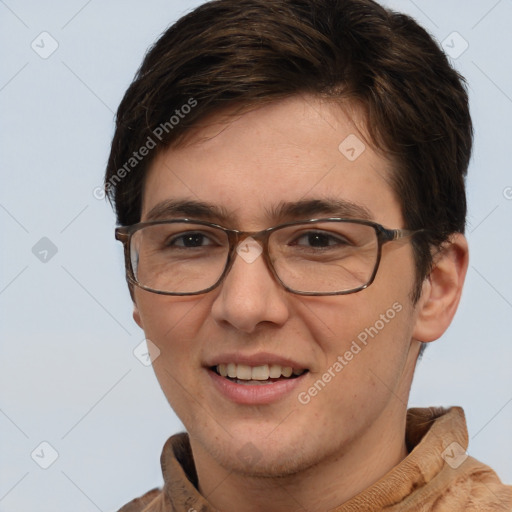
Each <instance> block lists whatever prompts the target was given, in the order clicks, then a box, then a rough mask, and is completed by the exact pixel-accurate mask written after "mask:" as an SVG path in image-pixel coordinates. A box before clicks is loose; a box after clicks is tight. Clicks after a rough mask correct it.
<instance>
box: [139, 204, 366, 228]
mask: <svg viewBox="0 0 512 512" xmlns="http://www.w3.org/2000/svg"><path fill="white" fill-rule="evenodd" d="M265 215H266V217H268V219H269V220H272V221H277V222H285V221H291V220H299V219H309V218H314V217H318V216H328V217H341V218H349V219H361V220H373V215H372V213H371V211H370V210H369V209H368V208H366V207H365V206H363V205H361V204H357V203H354V202H352V201H347V200H345V199H338V198H324V199H302V200H299V201H287V202H284V201H283V202H280V203H279V204H277V205H276V206H273V207H271V208H266V209H265ZM177 217H184V218H191V219H197V220H204V221H210V222H216V223H218V224H227V223H230V224H232V223H233V219H234V218H235V215H234V214H233V213H230V212H229V211H227V210H226V209H225V208H224V207H222V206H219V205H214V204H211V203H206V202H202V201H196V200H173V199H169V200H166V201H162V202H161V203H158V204H157V205H156V206H154V207H153V208H152V209H151V210H150V211H149V213H148V214H147V216H146V219H145V221H153V220H165V219H172V218H177Z"/></svg>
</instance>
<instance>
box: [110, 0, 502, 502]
mask: <svg viewBox="0 0 512 512" xmlns="http://www.w3.org/2000/svg"><path fill="white" fill-rule="evenodd" d="M471 143H472V127H471V119H470V116H469V110H468V104H467V94H466V91H465V88H464V86H463V82H462V79H461V77H460V76H458V75H457V73H456V72H455V71H454V70H453V69H452V68H451V67H450V65H449V64H448V62H447V60H446V58H445V56H444V55H443V53H442V52H441V50H440V49H439V48H438V47H437V45H436V44H435V43H434V42H433V41H432V39H431V38H430V36H429V35H428V34H427V33H426V32H425V31H424V30H423V29H422V28H420V27H419V26H418V25H417V24H416V23H415V22H414V21H413V20H412V19H410V18H408V17H407V16H403V15H400V14H396V13H392V12H390V11H387V10H386V9H384V8H382V7H381V6H379V5H378V4H376V3H374V2H372V1H371V0H218V1H212V2H208V3H206V4H204V5H202V6H201V7H199V8H198V9H196V10H195V11H194V12H192V13H190V14H188V15H187V16H185V17H184V18H182V19H181V20H179V21H178V22H177V23H176V24H175V25H174V26H173V27H171V28H170V29H169V30H168V31H167V32H166V33H165V34H164V35H163V36H162V37H161V38H160V40H159V41H158V42H157V43H156V44H155V46H154V47H153V48H152V49H151V50H150V52H149V53H148V54H147V56H146V58H145V60H144V62H143V64H142V66H141V68H140V70H139V72H138V74H137V76H136V78H135V80H134V82H133V83H132V85H131V86H130V88H129V89H128V91H127V93H126V95H125V97H124V99H123V101H122V103H121V105H120V107H119V110H118V115H117V125H116V133H115V135H114V139H113V142H112V152H111V155H110V159H109V163H108V168H107V174H106V181H105V188H106V191H107V193H108V194H109V197H110V198H111V200H112V201H113V202H114V204H115V208H116V213H117V219H118V222H119V224H120V226H121V227H120V228H119V229H118V230H117V232H116V234H117V238H118V239H119V240H120V241H121V242H123V244H124V247H125V257H126V269H127V279H128V284H129V288H130V293H131V296H132V298H133V302H134V319H135V321H136V322H137V324H138V325H139V326H140V327H141V328H142V329H143V330H144V332H145V335H146V338H147V339H148V340H150V341H149V342H148V347H149V350H150V353H151V354H152V359H153V366H154V369H155V372H156V375H157V378H158V380H159V382H160V384H161V386H162V389H163V391H164V393H165V395H166V397H167V399H168V400H169V403H170V405H171V406H172V408H173V409H174V411H175V412H176V414H177V415H178V416H179V418H180V419H181V421H182V422H183V424H184V425H185V427H186V430H187V434H180V435H177V436H173V437H172V438H171V439H170V440H169V441H168V442H167V443H166V445H165V447H164V450H163V453H162V469H163V476H164V480H165V485H164V488H163V489H162V490H153V491H151V492H149V493H147V494H146V495H145V496H143V497H141V498H139V499H135V500H134V501H132V502H131V503H130V504H128V505H126V506H125V507H123V508H122V511H123V512H128V511H143V510H144V511H147V512H149V511H188V512H193V511H209V510H212V511H213V510H219V511H223V512H231V511H237V512H246V511H251V512H252V511H280V512H286V511H292V510H293V511H296V510H307V511H312V512H317V511H318V512H320V511H327V510H336V511H338V512H348V511H363V510H364V511H378V510H386V511H405V510H422V511H427V510H428V511H450V512H454V511H458V510H460V511H462V510H464V511H477V510H478V511H479V510H486V511H488V510H490V511H494V510H511V507H512V489H511V488H510V487H507V486H505V485H503V484H502V483H501V482H500V480H499V478H498V477H497V476H496V474H495V473H494V472H493V471H492V470H491V469H490V468H488V467H487V466H485V465H483V464H481V463H480V462H478V461H476V460H474V459H473V458H471V457H467V455H466V454H465V451H466V448H467V431H466V427H465V420H464V415H463V412H462V410H461V409H460V408H452V409H449V410H443V409H436V408H431V409H412V410H409V411H407V401H408V395H409V390H410V386H411V382H412V378H413V374H414V369H415V365H416V363H417V360H418V357H419V355H420V353H421V351H422V350H423V347H424V346H425V344H426V343H429V342H431V341H434V340H436V339H438V338H439V337H440V336H441V335H442V334H443V332H444V331H445V330H446V329H447V327H448V326H449V324H450V322H451V320H452V318H453V315H454V314H455V311H456V309H457V305H458V303H459V299H460V295H461V291H462V286H463V282H464V277H465V274H466V269H467V265H468V249H467V243H466V240H465V238H464V235H463V233H464V224H465V215H466V201H465V192H464V177H465V174H466V171H467V166H468V162H469V158H470V152H471Z"/></svg>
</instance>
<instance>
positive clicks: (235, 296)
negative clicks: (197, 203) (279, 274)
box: [212, 240, 289, 333]
mask: <svg viewBox="0 0 512 512" xmlns="http://www.w3.org/2000/svg"><path fill="white" fill-rule="evenodd" d="M288 301H289V297H288V292H287V291H286V290H285V289H284V288H282V286H281V285H280V284H279V283H278V282H277V281H276V280H275V279H274V277H273V275H272V273H271V271H270V269H269V268H268V267H267V264H266V262H265V259H264V258H263V255H262V254H261V246H260V245H259V244H258V243H257V242H256V241H254V240H247V241H244V242H242V243H241V244H240V245H239V246H238V248H237V251H236V255H235V261H234V262H233V265H232V267H231V269H230V271H229V273H228V275H227V276H226V277H225V279H224V281H223V282H222V284H221V285H220V289H219V292H218V295H217V296H216V298H215V300H214V303H213V306H212V316H213V318H214V319H215V321H217V322H218V323H222V324H229V325H231V326H232V327H234V328H236V329H237V330H240V331H243V332H245V333H252V332H254V331H255V330H256V329H257V328H258V326H260V325H261V324H265V323H266V324H274V325H276V326H282V325H283V324H284V323H285V322H286V320H287V319H288V317H289V307H288Z"/></svg>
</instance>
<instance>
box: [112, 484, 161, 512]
mask: <svg viewBox="0 0 512 512" xmlns="http://www.w3.org/2000/svg"><path fill="white" fill-rule="evenodd" d="M161 499H162V491H161V490H160V489H152V490H151V491H148V492H147V493H146V494H144V495H143V496H141V497H140V498H135V499H134V500H132V501H130V502H129V503H127V504H126V505H125V506H124V507H121V508H120V509H119V511H118V512H159V511H160V510H163V509H162V508H161V504H162V502H161Z"/></svg>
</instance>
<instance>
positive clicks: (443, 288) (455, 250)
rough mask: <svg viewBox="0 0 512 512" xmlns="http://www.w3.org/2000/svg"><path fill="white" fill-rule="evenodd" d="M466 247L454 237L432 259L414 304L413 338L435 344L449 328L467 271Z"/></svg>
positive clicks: (465, 244) (461, 236)
mask: <svg viewBox="0 0 512 512" xmlns="http://www.w3.org/2000/svg"><path fill="white" fill-rule="evenodd" d="M468 261H469V254H468V243H467V240H466V238H465V237H464V235H463V234H461V233H454V234H453V235H452V236H451V238H450V240H449V241H448V242H446V244H443V246H442V247H441V249H440V251H439V252H438V253H437V254H436V255H435V256H434V262H433V268H432V271H431V272H430V275H429V276H428V277H427V279H426V280H425V282H424V283H423V289H422V293H421V297H420V299H419V301H418V304H417V305H416V307H417V318H416V323H415V327H414V331H413V338H414V339H416V340H418V341H423V342H429V341H434V340H437V339H438V338H440V337H441V335H442V334H443V333H444V332H445V331H446V329H447V328H448V326H449V325H450V323H451V321H452V319H453V316H454V315H455V311H457V307H458V305H459V301H460V297H461V294H462V286H463V284H464V279H465V277H466V271H467V269H468Z"/></svg>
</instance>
